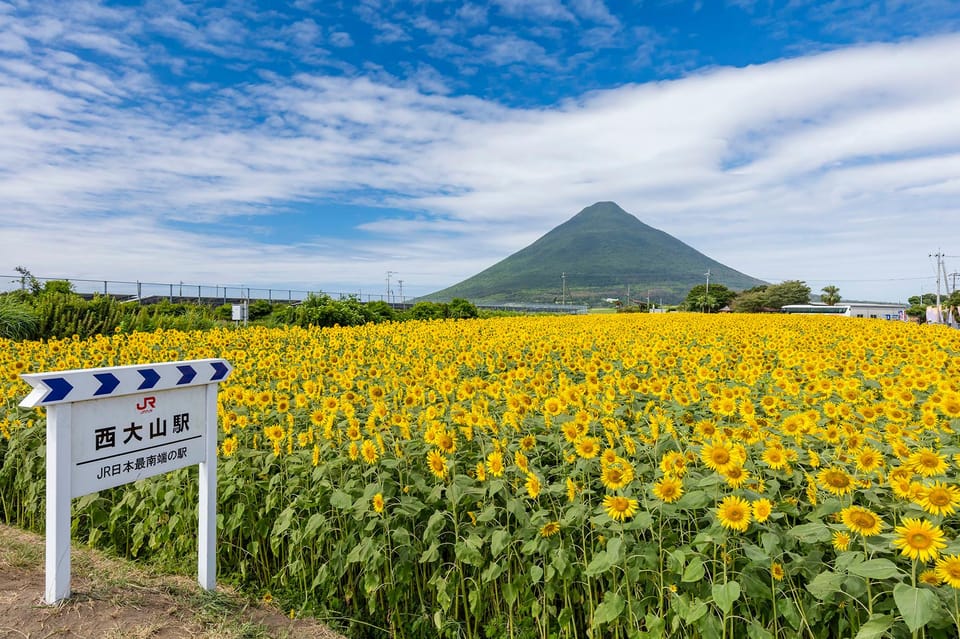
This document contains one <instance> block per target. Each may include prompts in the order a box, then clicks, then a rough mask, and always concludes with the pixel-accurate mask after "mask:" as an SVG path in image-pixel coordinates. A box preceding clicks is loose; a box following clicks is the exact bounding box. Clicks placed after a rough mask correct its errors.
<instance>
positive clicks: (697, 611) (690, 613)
mask: <svg viewBox="0 0 960 639" xmlns="http://www.w3.org/2000/svg"><path fill="white" fill-rule="evenodd" d="M707 610H708V608H707V602H706V601H701V600H700V599H694V600H693V604H692V605H691V606H690V609H689V610H687V614H685V615H684V616H683V620H684V621H685V622H687V623H694V622H695V621H697V620H698V619H699V618H700V617H702V616H704V615H705V614H707Z"/></svg>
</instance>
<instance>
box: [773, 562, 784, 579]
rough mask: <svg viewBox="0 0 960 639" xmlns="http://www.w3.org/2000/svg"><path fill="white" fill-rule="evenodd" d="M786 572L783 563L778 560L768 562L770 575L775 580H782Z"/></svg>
mask: <svg viewBox="0 0 960 639" xmlns="http://www.w3.org/2000/svg"><path fill="white" fill-rule="evenodd" d="M785 575H786V573H785V572H784V570H783V564H781V563H780V562H778V561H775V562H773V563H772V564H770V576H771V577H773V578H774V579H775V580H776V581H783V577H784V576H785Z"/></svg>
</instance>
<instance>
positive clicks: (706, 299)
mask: <svg viewBox="0 0 960 639" xmlns="http://www.w3.org/2000/svg"><path fill="white" fill-rule="evenodd" d="M706 276H707V291H706V292H705V293H704V294H703V303H704V304H709V303H710V269H707V272H706ZM708 310H709V309H708Z"/></svg>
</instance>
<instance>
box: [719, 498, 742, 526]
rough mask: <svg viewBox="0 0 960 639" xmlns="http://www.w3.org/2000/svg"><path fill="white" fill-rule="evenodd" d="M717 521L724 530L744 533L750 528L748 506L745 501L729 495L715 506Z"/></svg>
mask: <svg viewBox="0 0 960 639" xmlns="http://www.w3.org/2000/svg"><path fill="white" fill-rule="evenodd" d="M717 520H718V521H719V522H720V525H721V526H723V527H724V528H729V529H731V530H736V531H739V532H745V531H746V530H747V528H748V527H749V526H750V504H749V502H747V501H746V500H745V499H742V498H740V497H737V496H735V495H730V496H729V497H724V499H723V501H721V502H720V505H719V506H717Z"/></svg>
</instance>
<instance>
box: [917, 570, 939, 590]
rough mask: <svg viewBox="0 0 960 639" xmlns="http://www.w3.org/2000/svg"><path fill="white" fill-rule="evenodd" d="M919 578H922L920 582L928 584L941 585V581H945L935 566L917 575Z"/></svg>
mask: <svg viewBox="0 0 960 639" xmlns="http://www.w3.org/2000/svg"><path fill="white" fill-rule="evenodd" d="M917 578H918V579H919V580H920V583H922V584H926V585H928V586H939V585H940V582H941V581H943V580H942V579H940V575H938V574H937V571H936V569H933V568H930V569H927V570H924V571H923V572H921V573H920V574H919V575H917Z"/></svg>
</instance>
